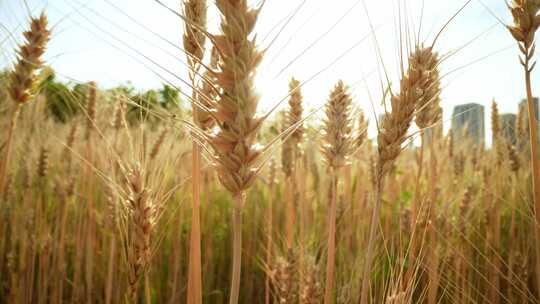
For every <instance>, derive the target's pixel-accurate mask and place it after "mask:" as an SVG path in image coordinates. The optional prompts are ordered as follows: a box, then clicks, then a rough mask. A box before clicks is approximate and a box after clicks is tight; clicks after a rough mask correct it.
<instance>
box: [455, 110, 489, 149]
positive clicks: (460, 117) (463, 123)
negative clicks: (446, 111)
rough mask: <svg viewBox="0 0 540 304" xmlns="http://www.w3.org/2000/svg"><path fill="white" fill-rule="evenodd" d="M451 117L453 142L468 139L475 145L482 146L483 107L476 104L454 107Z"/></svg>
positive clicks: (483, 129)
mask: <svg viewBox="0 0 540 304" xmlns="http://www.w3.org/2000/svg"><path fill="white" fill-rule="evenodd" d="M452 117H453V118H452V130H453V132H454V138H455V140H457V141H460V140H463V139H465V138H470V139H471V140H472V142H473V143H475V144H479V145H482V144H483V143H484V139H485V124H484V106H482V105H480V104H477V103H467V104H463V105H458V106H455V107H454V113H453V114H452Z"/></svg>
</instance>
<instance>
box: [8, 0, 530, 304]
mask: <svg viewBox="0 0 540 304" xmlns="http://www.w3.org/2000/svg"><path fill="white" fill-rule="evenodd" d="M270 2H271V1H270ZM395 2H396V3H399V4H398V5H397V8H398V9H399V10H400V11H399V14H396V16H398V17H396V19H395V20H393V23H394V30H395V31H396V32H397V33H398V37H399V41H398V43H396V44H395V45H394V47H395V49H393V50H384V52H383V51H381V50H380V49H378V48H379V47H380V45H381V44H379V43H378V40H377V39H378V38H379V37H380V34H378V33H379V32H378V28H377V22H372V21H371V20H370V19H369V18H366V20H369V24H370V28H368V30H367V32H368V33H369V34H368V36H366V37H368V38H366V39H370V40H372V41H373V49H372V51H373V53H374V56H375V61H376V69H375V72H370V73H366V71H360V70H359V71H358V74H359V77H361V78H364V81H363V82H361V83H363V85H364V87H363V89H362V90H364V89H365V90H366V92H367V93H368V95H369V96H370V99H368V100H363V101H359V100H358V94H357V91H358V90H360V89H359V87H360V85H359V84H358V83H357V84H351V83H347V81H344V80H341V79H340V77H336V78H335V79H332V82H331V83H330V84H328V88H327V90H326V93H325V94H324V95H323V96H318V98H319V99H321V100H324V102H323V103H321V104H320V106H319V105H314V104H312V103H310V102H309V99H311V98H312V97H313V96H314V93H313V92H309V91H310V88H311V89H313V86H311V87H310V86H308V85H307V84H308V82H309V80H310V79H303V80H302V79H299V78H296V76H295V75H296V74H295V71H294V69H293V67H294V68H295V69H301V66H297V65H293V64H292V63H293V62H294V60H296V59H295V58H294V57H293V58H287V59H286V61H287V60H291V61H290V66H286V67H285V68H283V69H282V70H281V71H280V72H279V74H280V75H281V73H282V72H284V71H286V72H287V73H289V74H290V75H286V76H283V77H284V78H285V79H286V82H287V84H286V85H285V86H283V88H281V89H280V90H282V91H284V92H286V95H285V97H284V98H282V99H281V101H279V100H277V101H276V102H274V103H273V104H271V105H270V107H266V106H265V105H266V103H267V102H268V98H267V96H265V92H264V91H261V90H259V89H258V87H257V86H258V84H259V81H258V78H257V73H258V72H259V70H261V69H263V68H264V67H266V64H268V63H267V62H268V61H271V63H270V65H272V60H273V59H272V58H273V56H274V55H275V54H276V53H272V51H271V49H275V48H278V46H275V45H273V41H272V40H271V39H269V38H268V36H267V37H264V34H265V33H259V32H258V30H259V28H258V27H257V22H258V21H259V20H260V19H262V18H263V16H264V15H265V5H266V3H265V1H261V2H255V1H247V0H215V1H206V0H184V1H178V3H177V7H175V8H170V7H167V6H166V5H165V4H163V3H162V2H160V1H155V3H154V5H156V6H165V7H166V8H168V9H170V10H171V12H169V13H171V14H175V16H176V17H177V19H176V20H177V22H178V24H177V26H178V28H179V29H181V32H182V35H181V36H179V37H176V38H175V40H173V41H174V43H176V44H177V45H176V48H177V50H180V51H178V53H179V54H177V55H176V56H179V57H182V60H184V62H185V65H184V66H183V70H182V71H178V74H177V76H175V77H177V80H178V81H180V82H182V86H183V87H187V89H181V88H180V86H177V85H175V82H171V81H168V80H167V79H166V78H165V77H161V78H160V77H159V75H160V74H159V73H157V74H156V77H157V78H158V79H159V81H162V82H163V85H162V86H161V87H160V88H158V89H149V90H142V89H139V88H136V87H134V86H130V85H123V84H122V85H116V86H109V85H102V84H101V80H100V79H95V80H93V81H89V82H86V81H77V80H76V79H71V81H66V77H65V75H62V73H59V72H57V71H56V70H55V64H54V60H51V57H48V56H47V52H48V50H49V46H50V45H51V44H54V43H55V40H57V39H58V40H60V39H63V38H62V35H56V32H55V31H56V30H57V29H58V28H57V27H56V25H57V24H55V23H52V22H51V21H50V20H49V19H48V10H47V7H45V9H44V10H43V11H38V12H37V13H34V12H33V11H31V12H29V15H28V16H29V17H28V18H27V20H25V23H23V24H21V25H20V27H21V28H24V29H22V30H20V31H13V32H12V33H8V35H11V36H15V35H18V38H16V41H18V43H17V45H16V47H15V48H14V49H13V50H5V51H4V50H3V51H2V52H3V53H4V52H5V54H7V53H8V52H12V53H10V54H14V55H13V56H11V57H9V56H7V57H8V58H10V64H9V66H8V67H6V68H5V69H3V70H2V72H1V73H0V125H1V126H2V128H1V131H0V132H1V134H2V137H0V197H1V200H0V217H1V220H0V236H1V237H0V304H3V303H6V304H7V303H10V304H11V303H15V304H17V303H38V304H42V303H105V304H111V303H145V304H150V303H187V304H202V303H229V304H239V303H254V304H255V303H256V304H258V303H264V304H274V303H276V304H278V303H279V304H291V303H295V304H296V303H298V304H316V303H321V304H322V303H324V304H332V303H340V304H341V303H343V304H346V303H355V304H368V303H382V304H405V303H426V304H436V303H471V304H472V303H495V304H499V303H501V304H502V303H540V226H539V225H538V221H540V213H539V211H538V208H540V162H539V160H540V158H539V157H540V155H539V154H538V147H537V146H538V142H539V140H538V135H537V126H538V121H537V119H536V115H535V113H537V112H535V111H538V110H537V109H536V110H535V104H534V101H535V99H534V96H535V95H534V93H536V92H535V85H534V83H535V81H537V80H536V79H535V77H534V76H535V74H534V71H535V63H536V61H535V58H536V57H535V33H536V31H537V29H538V27H540V2H539V1H537V0H512V1H509V2H508V7H507V11H508V14H509V16H511V17H510V18H509V19H507V20H506V21H502V20H500V19H498V17H497V15H496V14H493V16H491V15H490V12H491V11H489V9H486V11H485V12H484V13H485V14H487V15H488V16H489V18H493V20H497V21H496V22H497V23H496V26H499V27H502V28H504V30H505V32H506V34H507V36H508V37H509V39H512V45H511V46H512V49H513V50H514V51H516V52H519V53H518V54H519V59H518V58H516V57H512V58H514V62H512V64H513V65H515V66H516V67H517V69H516V71H517V73H516V74H515V75H512V77H513V78H517V79H519V81H520V83H523V87H524V90H522V89H521V88H519V89H520V90H522V91H523V92H521V95H522V96H526V98H525V100H526V102H525V103H524V105H525V106H521V107H519V113H518V114H517V117H516V119H515V123H513V124H511V125H510V126H509V125H508V123H507V122H505V121H503V120H502V118H501V117H502V116H501V115H500V114H501V113H500V111H499V104H498V103H497V102H496V101H495V100H493V102H492V103H491V107H490V108H489V109H488V110H487V112H488V117H489V128H490V131H489V137H490V138H489V139H487V140H484V139H481V140H478V138H476V137H475V136H474V134H473V133H471V132H469V131H470V130H471V129H470V128H473V127H474V126H470V125H465V126H461V128H458V126H454V124H453V123H452V127H451V128H448V127H447V126H448V122H449V121H448V120H452V119H454V118H456V117H459V116H462V115H466V114H467V113H457V114H456V113H453V114H452V117H450V119H448V117H449V114H447V113H444V112H443V109H445V110H446V109H447V107H446V106H445V102H446V99H445V98H444V96H445V91H446V90H460V88H456V87H455V86H448V83H447V79H448V78H447V76H448V75H449V74H451V73H452V72H454V71H457V70H460V69H461V67H459V66H451V67H448V66H446V65H445V64H446V62H447V60H448V59H449V58H452V59H453V58H454V57H459V56H460V53H459V50H458V49H457V48H454V49H444V46H446V44H445V43H443V42H441V40H443V39H444V37H445V35H446V29H447V28H448V27H450V26H452V25H453V24H454V23H458V22H460V19H459V16H460V15H461V14H462V13H463V12H466V11H467V10H468V9H469V8H470V7H471V6H473V5H484V7H487V6H485V4H484V3H483V2H482V1H474V0H471V1H458V2H460V4H459V5H458V6H457V7H456V9H455V10H454V11H453V12H451V14H450V15H449V16H448V17H445V18H444V19H442V20H440V21H441V25H440V26H439V27H438V28H436V29H435V30H434V31H433V33H432V35H426V36H428V37H426V39H423V38H421V37H419V36H417V34H419V33H420V32H421V31H420V29H421V28H420V27H421V25H420V24H421V23H422V22H421V21H422V20H416V21H417V22H416V24H413V22H412V21H410V18H409V17H411V18H412V16H417V15H418V14H417V13H418V12H416V13H414V14H412V13H411V10H409V8H407V5H406V3H405V1H395ZM461 2H462V3H461ZM486 2H487V1H486ZM359 3H363V4H364V7H365V12H366V16H368V17H369V13H368V12H369V7H370V6H369V3H368V4H366V3H365V2H361V1H359ZM301 7H302V6H299V7H298V10H300V8H301ZM395 8H396V7H394V9H395ZM488 8H489V7H488ZM422 9H423V8H422ZM401 10H403V11H401ZM211 11H213V12H214V13H216V12H217V14H218V15H217V16H218V17H217V18H216V17H215V15H214V13H211ZM288 14H289V15H288V16H289V17H288V18H289V19H287V18H285V19H283V20H281V21H279V23H278V25H276V27H275V28H273V31H274V34H275V35H276V36H275V37H276V38H275V39H277V37H281V36H280V35H286V34H281V30H283V31H285V29H286V24H287V22H289V21H290V20H293V19H294V16H295V14H296V12H295V11H289V12H288ZM402 14H403V15H402ZM409 14H410V15H409ZM287 20H289V21H287ZM267 21H268V20H267V19H264V22H267ZM141 23H142V24H144V23H143V22H141ZM280 26H281V28H280ZM259 34H260V35H259ZM156 35H157V34H156ZM323 35H324V33H323ZM482 37H483V36H479V37H477V38H475V39H473V42H474V41H475V40H476V39H480V38H482ZM356 38H359V37H356ZM356 38H355V39H356ZM6 39H7V38H6ZM363 40H364V38H363ZM363 40H362V41H363ZM4 41H7V40H4ZM264 41H266V42H264ZM267 41H272V42H271V43H268V42H267ZM294 42H295V41H294V39H291V40H289V41H288V42H287V43H291V44H293V43H294ZM471 43H472V42H471ZM8 45H9V44H8V43H5V44H4V42H2V48H4V46H8ZM312 46H313V47H314V48H323V49H324V48H330V47H331V46H329V45H316V44H315V43H314V44H313V45H312ZM465 46H467V45H465ZM465 46H464V47H465ZM310 47H311V46H310ZM307 50H308V49H306V52H307ZM339 51H342V50H338V51H336V53H339ZM389 51H391V52H392V53H393V58H397V59H398V60H397V61H398V68H397V69H396V70H397V71H398V72H397V73H392V72H389V69H387V68H386V65H385V62H386V63H388V62H389V61H390V60H387V61H385V59H384V54H385V52H389ZM140 54H143V55H144V52H142V51H141V53H140ZM278 54H280V53H279V52H278ZM301 54H302V53H301ZM306 56H307V55H306ZM489 56H490V51H486V52H484V53H483V54H482V58H487V57H489ZM369 60H371V61H373V58H371V59H367V58H366V61H369ZM334 63H335V62H334ZM334 63H333V64H331V65H330V66H329V68H330V67H334ZM473 64H476V61H474V62H472V63H469V64H468V65H467V66H466V67H468V66H469V65H473ZM155 65H156V66H158V64H157V63H156V64H155ZM261 66H263V67H261ZM289 67H291V68H290V69H289ZM280 68H281V67H280ZM454 68H455V70H454ZM306 69H307V68H306ZM323 71H325V69H324V68H323ZM321 72H322V71H321ZM339 72H340V71H339V69H337V68H336V71H335V73H337V74H338V75H339ZM449 72H450V73H449ZM287 73H284V74H287ZM299 73H300V74H302V73H301V71H300V72H299ZM161 75H163V74H161ZM302 75H305V74H302ZM316 75H317V73H315V74H314V75H313V76H314V77H315V76H316ZM374 75H375V76H374ZM452 75H453V74H452ZM283 77H282V78H283ZM478 77H481V75H480V76H478ZM366 78H370V79H371V80H370V81H367V80H366ZM374 78H377V80H376V81H375V83H376V85H372V80H373V79H374ZM68 79H69V78H68ZM119 81H123V80H119ZM282 84H283V83H282ZM270 91H271V90H270ZM372 92H373V94H372ZM375 92H376V93H375ZM268 94H270V95H272V94H275V93H272V92H269V93H268ZM272 96H273V95H272ZM362 96H363V95H362ZM536 102H537V101H536ZM375 107H377V109H379V110H380V109H382V112H381V113H380V114H383V115H373V114H374V111H373V109H374V108H375ZM267 108H268V109H269V110H267ZM482 127H483V122H482ZM509 129H510V130H511V131H512V132H511V135H508V132H507V131H508V130H509ZM471 134H473V135H471ZM483 134H484V133H483V131H482V135H483Z"/></svg>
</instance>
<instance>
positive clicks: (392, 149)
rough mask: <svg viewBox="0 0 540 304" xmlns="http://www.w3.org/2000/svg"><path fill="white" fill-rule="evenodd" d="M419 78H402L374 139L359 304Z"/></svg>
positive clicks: (410, 74) (365, 298) (366, 292)
mask: <svg viewBox="0 0 540 304" xmlns="http://www.w3.org/2000/svg"><path fill="white" fill-rule="evenodd" d="M418 79H419V72H418V71H416V70H414V69H410V68H409V69H408V71H407V73H406V74H404V75H402V79H401V83H400V84H401V87H400V92H399V94H398V95H394V96H391V99H390V101H391V104H392V112H390V113H387V114H386V115H385V116H384V118H383V121H382V122H381V127H380V128H379V135H378V136H377V142H378V158H377V163H376V169H375V176H374V178H375V181H374V183H375V207H374V209H373V213H372V215H371V223H370V225H371V226H370V230H369V238H368V247H367V250H366V258H365V260H364V263H365V264H364V272H363V276H362V289H361V293H360V304H367V303H368V295H369V283H370V275H371V269H372V268H371V267H372V263H373V255H374V247H375V237H376V232H377V227H378V226H379V215H380V209H381V201H382V192H383V190H384V178H385V176H386V175H387V174H388V172H389V171H390V170H391V168H392V165H393V163H394V161H395V160H396V159H397V157H398V156H399V154H400V152H401V145H402V144H403V142H404V141H405V140H406V135H407V131H408V130H409V127H410V125H411V121H412V119H413V115H414V110H415V107H416V101H417V100H418V91H419V90H418ZM383 98H385V97H383Z"/></svg>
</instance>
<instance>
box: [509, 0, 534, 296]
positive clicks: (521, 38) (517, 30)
mask: <svg viewBox="0 0 540 304" xmlns="http://www.w3.org/2000/svg"><path fill="white" fill-rule="evenodd" d="M508 8H509V9H510V12H511V13H512V17H513V21H514V24H513V25H508V26H507V28H508V30H509V31H510V33H511V34H512V36H513V37H514V39H515V40H516V41H517V43H518V46H519V49H520V51H521V54H522V56H523V57H520V62H521V65H522V66H523V69H524V72H525V86H526V92H527V106H528V112H529V130H530V134H529V135H530V144H531V161H532V176H533V178H532V183H533V192H534V196H533V197H534V214H535V217H536V221H537V222H540V159H538V136H537V128H538V124H537V117H536V115H537V114H536V112H535V109H534V104H533V94H532V88H531V72H532V70H533V69H534V67H535V65H536V62H532V61H533V58H534V53H535V46H536V45H535V42H534V36H535V33H536V31H537V30H538V27H540V15H538V13H539V12H540V1H538V0H513V1H512V2H511V4H510V5H509V6H508ZM535 233H536V274H537V279H536V284H537V292H538V296H539V297H540V226H538V225H537V226H536V229H535Z"/></svg>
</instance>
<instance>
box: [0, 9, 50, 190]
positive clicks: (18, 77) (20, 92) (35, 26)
mask: <svg viewBox="0 0 540 304" xmlns="http://www.w3.org/2000/svg"><path fill="white" fill-rule="evenodd" d="M47 27H48V20H47V16H46V15H45V13H41V15H40V16H39V17H33V18H31V19H30V29H29V30H27V31H25V32H24V33H23V35H24V38H25V40H26V42H25V43H24V44H23V45H21V46H20V47H19V50H18V51H17V63H16V64H15V68H14V70H13V71H12V72H11V73H10V74H9V86H8V95H9V96H10V97H11V99H12V100H13V101H14V103H15V108H14V109H13V112H12V114H11V120H10V124H9V127H8V134H7V141H6V147H5V151H4V157H3V159H2V162H1V163H0V192H3V190H4V187H5V179H6V174H7V171H8V166H9V159H10V154H11V146H12V141H13V132H14V131H15V127H16V124H17V118H18V117H19V113H20V111H21V108H22V106H23V105H24V104H26V103H27V102H28V101H29V100H30V99H31V98H32V91H31V90H32V88H33V86H34V82H35V80H36V75H35V73H36V70H38V69H39V68H40V67H41V66H42V65H43V61H42V59H41V57H42V56H43V54H44V53H45V48H46V46H47V42H48V41H49V38H50V35H51V33H50V31H49V29H47Z"/></svg>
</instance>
